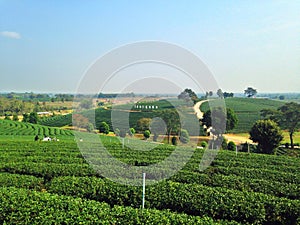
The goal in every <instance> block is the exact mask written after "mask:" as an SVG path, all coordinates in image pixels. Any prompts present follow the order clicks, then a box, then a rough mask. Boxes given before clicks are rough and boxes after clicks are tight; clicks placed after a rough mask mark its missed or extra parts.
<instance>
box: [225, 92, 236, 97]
mask: <svg viewBox="0 0 300 225" xmlns="http://www.w3.org/2000/svg"><path fill="white" fill-rule="evenodd" d="M233 95H234V94H233V93H232V92H230V93H228V92H224V93H223V96H224V98H232V97H233Z"/></svg>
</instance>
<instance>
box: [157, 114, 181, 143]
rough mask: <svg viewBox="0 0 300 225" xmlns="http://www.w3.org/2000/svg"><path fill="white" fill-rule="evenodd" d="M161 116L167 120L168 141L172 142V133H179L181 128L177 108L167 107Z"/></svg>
mask: <svg viewBox="0 0 300 225" xmlns="http://www.w3.org/2000/svg"><path fill="white" fill-rule="evenodd" d="M159 117H160V118H161V119H162V120H164V121H165V124H166V129H167V136H168V143H170V135H171V134H172V133H176V134H177V133H178V131H179V130H180V128H181V124H180V117H179V114H178V112H177V111H176V110H175V109H165V110H162V111H161V112H160V113H159Z"/></svg>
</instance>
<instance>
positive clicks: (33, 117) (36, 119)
mask: <svg viewBox="0 0 300 225" xmlns="http://www.w3.org/2000/svg"><path fill="white" fill-rule="evenodd" d="M28 122H29V123H35V124H37V123H38V122H39V117H38V114H37V113H36V112H31V113H30V114H29V117H28Z"/></svg>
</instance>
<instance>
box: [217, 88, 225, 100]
mask: <svg viewBox="0 0 300 225" xmlns="http://www.w3.org/2000/svg"><path fill="white" fill-rule="evenodd" d="M217 95H218V96H219V98H223V97H224V94H223V91H222V90H221V89H218V90H217Z"/></svg>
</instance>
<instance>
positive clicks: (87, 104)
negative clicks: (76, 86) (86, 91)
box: [79, 99, 93, 109]
mask: <svg viewBox="0 0 300 225" xmlns="http://www.w3.org/2000/svg"><path fill="white" fill-rule="evenodd" d="M79 105H80V107H81V108H82V109H90V108H92V106H93V102H92V101H91V100H88V99H84V100H82V101H81V102H80V104H79Z"/></svg>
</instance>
